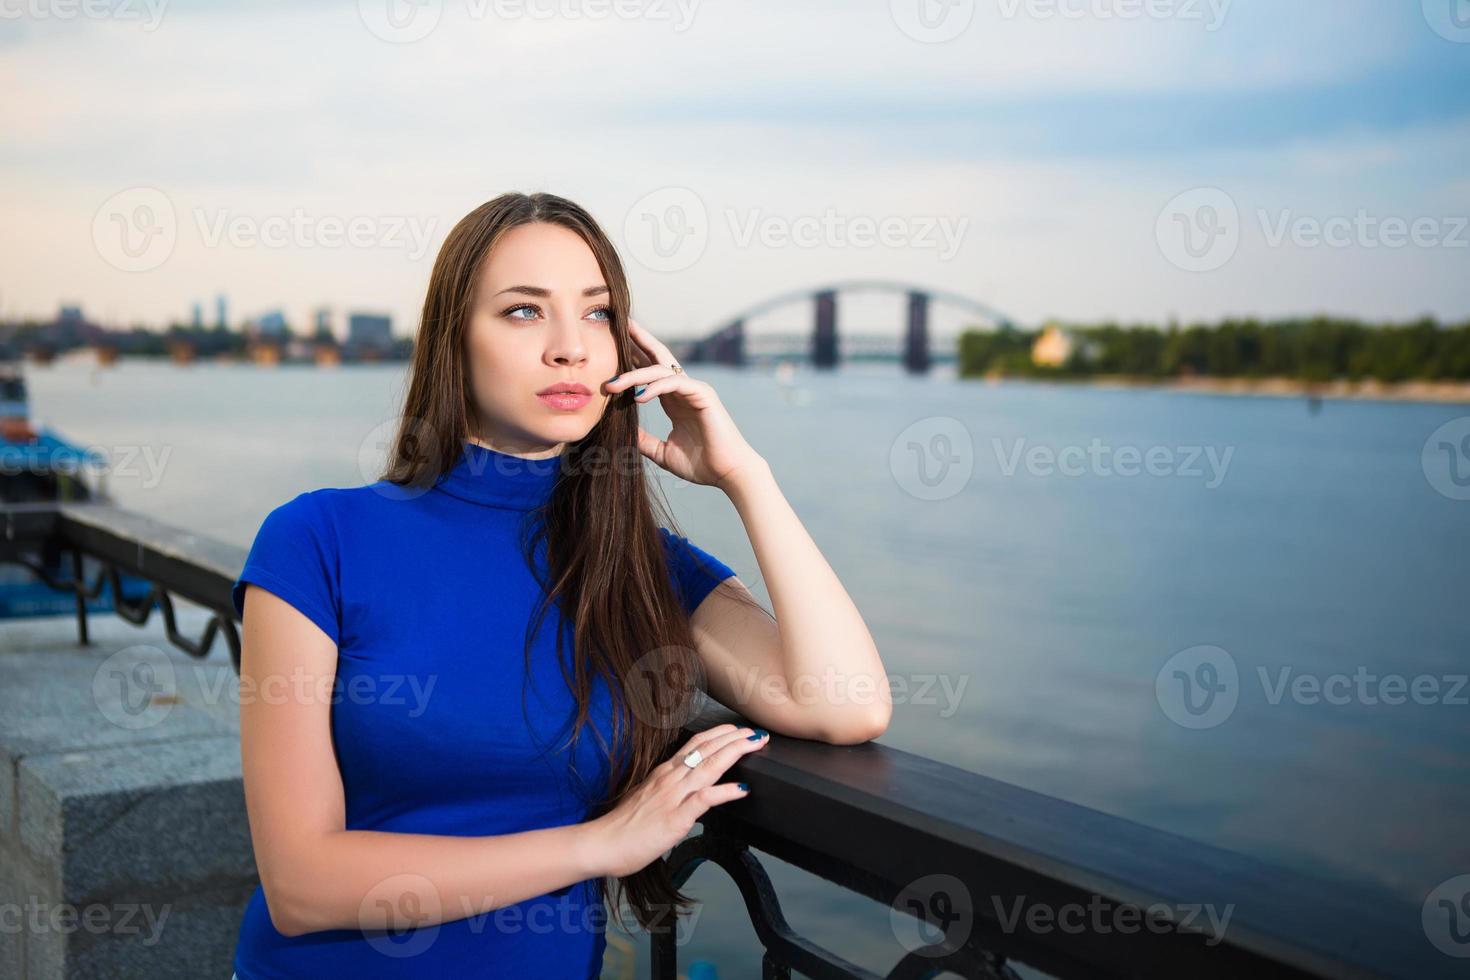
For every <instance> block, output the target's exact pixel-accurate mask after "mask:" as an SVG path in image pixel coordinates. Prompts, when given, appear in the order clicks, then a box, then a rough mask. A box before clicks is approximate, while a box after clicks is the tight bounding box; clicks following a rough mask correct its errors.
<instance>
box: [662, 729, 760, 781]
mask: <svg viewBox="0 0 1470 980" xmlns="http://www.w3.org/2000/svg"><path fill="white" fill-rule="evenodd" d="M749 734H751V729H750V728H742V727H737V726H736V725H729V724H727V725H719V726H717V727H715V728H711V729H709V730H707V731H704V732H701V733H700V734H699V735H696V736H695V737H694V738H692V739H690V740H689V744H688V745H686V746H685V747H684V748H683V749H682V750H681V751H679V752H676V753H674V756H673V758H672V759H670V760H669V761H670V762H672V763H673V764H674V769H675V771H676V772H679V773H681V774H687V773H691V772H694V771H695V770H696V769H698V768H699V766H702V765H704V764H705V762H707V761H708V760H709V758H710V757H711V756H712V755H713V754H714V753H715V752H716V751H717V750H718V749H719V748H720V746H722V745H724V744H726V743H727V742H729V741H730V740H731V739H735V738H744V737H745V736H747V735H749ZM693 749H698V750H699V754H700V755H701V756H702V757H703V758H701V759H700V762H699V765H698V766H694V767H690V766H686V765H685V764H684V757H685V756H686V755H688V754H689V753H690V751H692V750H693Z"/></svg>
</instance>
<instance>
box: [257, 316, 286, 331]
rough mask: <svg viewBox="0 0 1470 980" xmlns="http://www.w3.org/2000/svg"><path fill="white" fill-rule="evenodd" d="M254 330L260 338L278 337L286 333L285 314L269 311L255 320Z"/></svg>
mask: <svg viewBox="0 0 1470 980" xmlns="http://www.w3.org/2000/svg"><path fill="white" fill-rule="evenodd" d="M255 330H256V332H257V334H259V335H260V336H262V337H280V336H283V335H284V334H285V333H286V314H284V313H282V312H281V311H280V310H271V311H269V312H267V313H262V314H261V315H260V316H258V317H256V318H255Z"/></svg>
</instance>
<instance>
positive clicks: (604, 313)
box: [592, 306, 612, 321]
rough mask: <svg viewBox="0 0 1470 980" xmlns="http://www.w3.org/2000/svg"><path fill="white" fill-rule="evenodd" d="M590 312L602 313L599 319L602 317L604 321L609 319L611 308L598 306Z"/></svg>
mask: <svg viewBox="0 0 1470 980" xmlns="http://www.w3.org/2000/svg"><path fill="white" fill-rule="evenodd" d="M592 312H593V313H601V314H602V317H601V319H603V320H604V321H606V320H611V319H612V308H611V307H607V306H599V307H598V308H597V309H595V310H593V311H592Z"/></svg>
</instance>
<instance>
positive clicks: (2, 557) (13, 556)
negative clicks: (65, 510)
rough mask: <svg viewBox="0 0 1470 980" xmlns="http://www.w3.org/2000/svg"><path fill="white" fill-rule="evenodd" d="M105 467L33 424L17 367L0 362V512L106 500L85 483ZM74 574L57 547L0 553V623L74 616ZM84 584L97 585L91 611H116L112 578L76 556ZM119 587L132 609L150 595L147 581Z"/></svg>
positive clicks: (94, 455) (121, 582)
mask: <svg viewBox="0 0 1470 980" xmlns="http://www.w3.org/2000/svg"><path fill="white" fill-rule="evenodd" d="M105 463H106V458H105V457H104V456H103V454H102V453H100V452H97V451H96V450H88V449H85V448H83V447H80V446H77V445H75V444H74V443H72V442H69V441H68V440H67V439H66V438H64V437H63V436H62V435H61V434H60V433H58V432H56V431H54V430H52V429H49V428H46V427H39V428H38V427H36V426H35V425H33V424H32V423H31V419H30V407H29V404H28V400H27V397H26V385H25V375H24V373H23V372H22V370H21V366H20V364H19V362H17V361H14V360H0V509H7V510H9V509H17V510H18V509H21V508H30V507H35V506H44V505H46V504H54V503H87V502H91V503H110V502H111V500H110V498H109V497H108V496H107V493H106V491H105V489H104V488H103V487H102V485H101V481H100V479H99V480H96V481H93V482H89V480H88V470H89V468H91V467H100V466H101V465H102V464H105ZM73 569H74V565H73V561H72V556H71V554H70V553H69V552H65V551H62V550H61V549H60V548H54V547H51V548H48V547H41V548H37V549H30V550H20V551H17V552H15V553H11V552H10V551H4V552H3V553H0V619H14V618H17V617H22V616H74V615H76V613H77V598H76V593H75V591H74V590H73V584H72V583H73V581H74V579H73ZM47 580H49V582H50V583H56V585H60V586H61V588H57V587H56V586H55V585H53V584H48V581H47ZM82 581H83V582H84V583H86V584H87V586H88V587H89V588H90V587H96V588H97V595H95V596H91V597H89V598H88V599H86V608H87V610H88V611H89V612H113V611H115V609H116V605H115V602H114V595H113V588H112V581H111V579H110V577H108V576H104V575H103V570H102V566H101V564H100V563H98V562H97V560H96V559H94V558H90V557H83V558H82ZM117 583H118V587H119V589H120V590H121V592H122V595H123V601H124V602H125V603H127V604H128V605H130V606H136V605H138V604H139V603H142V602H145V601H146V600H147V599H148V598H149V597H150V595H151V594H152V591H153V586H152V583H150V582H149V581H148V580H147V579H143V578H138V577H137V576H134V575H128V574H119V575H118V577H117Z"/></svg>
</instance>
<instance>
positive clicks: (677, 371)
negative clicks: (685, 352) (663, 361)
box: [669, 364, 684, 374]
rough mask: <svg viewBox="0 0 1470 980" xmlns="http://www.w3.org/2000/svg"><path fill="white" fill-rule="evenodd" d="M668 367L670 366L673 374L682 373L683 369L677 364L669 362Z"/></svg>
mask: <svg viewBox="0 0 1470 980" xmlns="http://www.w3.org/2000/svg"><path fill="white" fill-rule="evenodd" d="M669 367H671V368H673V369H674V373H675V374H683V373H684V369H683V368H681V367H680V366H679V365H678V364H670V365H669Z"/></svg>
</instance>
